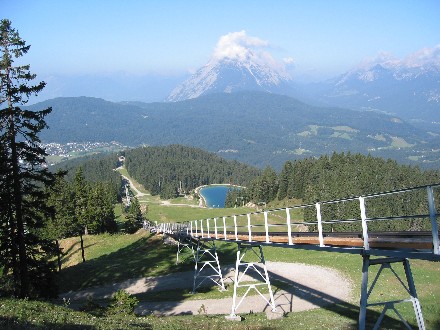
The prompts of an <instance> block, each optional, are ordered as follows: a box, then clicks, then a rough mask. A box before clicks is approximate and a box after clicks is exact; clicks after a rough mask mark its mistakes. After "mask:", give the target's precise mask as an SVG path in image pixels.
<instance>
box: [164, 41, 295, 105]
mask: <svg viewBox="0 0 440 330" xmlns="http://www.w3.org/2000/svg"><path fill="white" fill-rule="evenodd" d="M290 82H291V78H290V76H289V75H288V74H287V73H286V72H284V71H283V70H282V69H279V68H277V67H274V66H273V65H272V63H270V61H264V60H263V59H261V57H259V56H257V55H256V54H254V53H253V52H252V51H251V50H250V49H247V50H246V53H245V54H244V55H242V54H241V55H240V56H224V57H221V58H217V57H213V58H211V60H210V61H209V62H208V63H207V64H206V65H205V66H203V67H202V68H200V69H199V70H197V72H196V73H195V74H193V75H192V76H191V77H190V78H189V79H188V80H186V81H184V82H183V83H182V84H180V85H179V86H177V87H176V88H175V89H174V90H173V91H172V92H171V94H170V95H169V97H168V98H167V101H170V102H176V101H183V100H187V99H193V98H197V97H199V96H201V95H205V94H211V93H232V92H237V91H245V90H247V91H263V92H271V93H275V94H286V93H288V91H289V90H290V88H291V86H290Z"/></svg>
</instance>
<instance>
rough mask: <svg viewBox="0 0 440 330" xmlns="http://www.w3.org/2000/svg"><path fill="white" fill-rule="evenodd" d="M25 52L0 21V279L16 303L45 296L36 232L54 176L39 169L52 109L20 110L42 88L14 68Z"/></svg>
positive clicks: (43, 246)
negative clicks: (42, 134)
mask: <svg viewBox="0 0 440 330" xmlns="http://www.w3.org/2000/svg"><path fill="white" fill-rule="evenodd" d="M29 48H30V46H29V45H26V42H25V41H24V40H22V39H21V38H20V35H19V33H18V31H16V30H15V29H14V28H12V26H11V22H10V21H9V20H7V19H3V20H1V21H0V52H1V59H0V144H1V145H2V148H1V154H2V155H1V157H2V158H3V159H2V166H1V167H2V168H1V171H2V173H1V180H2V185H1V199H2V212H1V219H0V221H1V233H0V235H1V237H0V242H1V243H0V244H1V264H2V266H3V277H12V283H13V287H14V290H13V291H14V292H13V294H14V295H16V296H18V297H28V296H32V295H38V294H44V293H43V292H39V289H41V288H44V287H47V286H46V285H44V283H42V282H41V281H46V280H48V279H49V278H50V274H49V273H50V270H49V267H48V263H47V255H45V252H44V251H48V250H49V248H48V246H47V242H46V241H45V240H43V239H42V238H41V237H40V236H39V235H38V229H39V228H40V227H42V225H43V218H44V213H45V212H46V211H48V209H46V208H45V199H46V198H45V190H44V185H47V184H49V183H50V182H51V181H52V180H53V175H52V174H50V173H49V171H47V169H45V168H44V167H43V166H42V165H43V163H44V161H45V156H47V155H46V153H45V151H44V150H43V149H42V148H41V147H40V140H39V138H38V133H39V132H40V131H41V130H42V129H44V128H46V122H45V120H44V118H45V117H46V116H47V115H48V114H49V113H50V112H51V108H47V109H45V110H41V111H30V110H24V109H22V108H21V107H22V106H23V105H25V104H26V103H27V102H28V98H29V97H30V96H32V95H37V93H38V92H40V91H41V90H42V89H43V88H44V86H45V83H44V82H40V83H38V84H35V85H32V84H31V82H32V80H34V79H35V78H36V75H34V74H31V73H30V71H29V68H30V67H29V65H21V66H20V65H15V63H14V62H15V60H16V59H18V58H20V57H22V56H24V55H25V54H26V53H27V52H28V51H29ZM44 272H46V273H45V274H43V273H44Z"/></svg>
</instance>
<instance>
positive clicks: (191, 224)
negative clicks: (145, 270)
mask: <svg viewBox="0 0 440 330" xmlns="http://www.w3.org/2000/svg"><path fill="white" fill-rule="evenodd" d="M438 187H440V183H437V184H431V185H424V186H417V187H412V188H405V189H399V190H393V191H385V192H380V193H376V194H368V195H364V196H358V197H348V198H343V199H337V200H331V201H322V202H316V203H314V204H303V205H294V206H289V207H286V208H276V209H270V210H264V211H257V212H250V213H245V214H236V215H230V216H223V217H221V218H220V217H215V218H208V219H199V220H193V221H185V222H176V223H162V224H159V225H158V228H157V231H159V232H163V233H167V234H176V233H179V234H184V235H188V236H191V237H194V238H201V239H213V240H225V241H231V239H230V238H229V237H230V236H232V237H233V239H232V240H235V241H238V240H239V238H238V234H237V233H238V232H239V231H242V230H245V231H247V236H248V237H247V240H246V242H253V239H252V237H253V236H255V235H259V236H261V235H263V236H265V240H264V242H258V243H259V244H261V243H264V244H276V243H275V242H273V240H272V239H271V236H270V229H271V228H273V227H277V228H279V227H286V236H287V237H288V242H287V243H284V244H283V245H287V246H294V245H297V244H295V243H294V242H293V240H292V237H291V236H292V233H294V232H295V231H294V230H293V229H294V228H293V227H294V226H301V225H303V226H304V225H305V226H314V227H315V228H316V229H317V231H318V236H319V247H325V244H324V237H323V232H324V229H323V225H324V224H332V225H333V224H340V223H360V224H361V225H362V239H363V250H364V251H363V252H364V253H368V252H371V251H372V250H374V249H372V248H371V247H370V246H369V239H368V237H369V228H368V227H369V223H371V222H375V221H395V220H412V219H421V220H423V221H425V219H428V218H429V219H430V223H431V231H432V249H431V251H430V253H432V254H433V255H435V256H436V257H438V256H440V248H439V231H438V224H437V217H438V213H437V211H436V205H435V200H434V188H438ZM423 190H424V191H425V192H426V196H427V210H428V211H427V213H426V214H425V213H422V214H398V215H392V216H376V217H368V216H367V211H368V205H367V201H371V200H372V199H374V198H378V197H382V196H387V195H393V194H403V193H406V192H412V191H423ZM356 201H357V202H358V203H359V218H351V219H327V220H324V219H322V207H324V206H325V205H328V204H338V203H346V202H356ZM402 202H404V201H402ZM308 208H314V212H315V213H316V221H294V220H293V221H292V213H291V212H292V210H296V209H302V210H305V209H308ZM279 212H280V213H284V214H285V215H283V216H279V215H277V214H278V213H279ZM271 215H272V216H273V215H276V216H277V217H278V218H280V219H281V220H280V222H279V223H270V221H269V216H271ZM256 217H259V219H257V220H255V218H256ZM220 219H221V220H220ZM238 219H243V220H242V223H239V222H238V221H237V220H238ZM228 220H231V221H228ZM228 222H229V224H228ZM231 222H233V223H231ZM239 229H240V230H239ZM258 229H261V230H262V231H258ZM227 231H233V232H234V235H227V234H226V232H227ZM228 236H229V237H228ZM402 253H405V252H402ZM424 253H426V251H424Z"/></svg>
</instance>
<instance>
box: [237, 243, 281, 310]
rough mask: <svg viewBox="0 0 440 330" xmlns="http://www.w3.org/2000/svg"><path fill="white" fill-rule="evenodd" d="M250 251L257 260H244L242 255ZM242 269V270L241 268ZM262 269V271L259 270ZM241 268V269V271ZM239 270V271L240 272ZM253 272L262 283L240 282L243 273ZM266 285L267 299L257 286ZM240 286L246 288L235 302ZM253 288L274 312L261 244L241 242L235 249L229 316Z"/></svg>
mask: <svg viewBox="0 0 440 330" xmlns="http://www.w3.org/2000/svg"><path fill="white" fill-rule="evenodd" d="M257 247H258V251H255V248H257ZM248 252H252V253H253V254H254V255H255V256H257V258H258V261H257V262H245V261H244V257H245V256H246V253H248ZM257 265H261V267H259V268H260V269H259V268H257V267H256V266H257ZM242 269H243V270H242ZM261 269H262V271H261ZM241 270H242V271H241ZM240 271H241V273H240ZM251 272H253V273H254V274H256V275H257V278H259V279H260V280H261V281H262V282H263V283H261V282H260V283H251V284H242V283H240V282H242V281H243V279H244V276H245V275H249V273H251ZM263 285H265V286H267V288H268V291H269V299H267V298H266V297H265V296H264V295H263V294H262V293H261V291H260V290H258V287H259V286H263ZM240 287H245V288H247V290H246V292H245V294H244V295H243V297H241V299H240V301H239V302H238V303H237V299H238V296H237V289H238V288H240ZM252 289H254V290H255V291H257V293H258V294H259V295H260V296H261V297H262V298H263V299H264V300H265V301H266V302H267V304H268V305H269V306H270V307H271V308H272V311H273V312H276V306H275V301H274V298H273V292H272V287H271V285H270V279H269V275H268V273H267V268H266V262H265V260H264V253H263V248H262V246H261V245H257V246H256V245H252V244H243V243H238V249H237V260H236V263H235V276H234V295H233V298H232V310H231V314H230V316H229V317H230V318H234V317H236V312H237V309H238V307H239V306H240V304H241V303H242V302H243V300H244V298H246V296H247V294H248V293H249V292H250V291H251V290H252Z"/></svg>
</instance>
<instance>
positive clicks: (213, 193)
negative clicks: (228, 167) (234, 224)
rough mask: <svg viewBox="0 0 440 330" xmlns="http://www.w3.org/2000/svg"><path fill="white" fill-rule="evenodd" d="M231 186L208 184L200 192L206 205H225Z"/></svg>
mask: <svg viewBox="0 0 440 330" xmlns="http://www.w3.org/2000/svg"><path fill="white" fill-rule="evenodd" d="M231 188H233V186H230V185H213V186H206V187H203V188H201V189H200V191H199V193H200V195H202V196H203V198H204V199H205V202H206V207H216V208H217V207H225V201H226V195H227V193H228V190H229V189H231Z"/></svg>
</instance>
